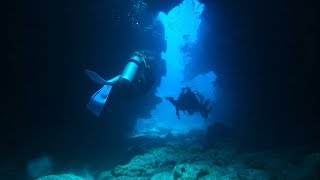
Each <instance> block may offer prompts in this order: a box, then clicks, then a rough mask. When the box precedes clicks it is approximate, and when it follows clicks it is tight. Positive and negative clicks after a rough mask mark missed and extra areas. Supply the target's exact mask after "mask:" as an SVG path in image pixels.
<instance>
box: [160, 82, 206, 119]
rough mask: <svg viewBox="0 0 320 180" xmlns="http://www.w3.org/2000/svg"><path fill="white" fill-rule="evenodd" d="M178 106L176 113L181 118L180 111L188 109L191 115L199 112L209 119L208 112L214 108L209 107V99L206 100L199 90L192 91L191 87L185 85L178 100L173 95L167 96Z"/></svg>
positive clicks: (167, 98)
mask: <svg viewBox="0 0 320 180" xmlns="http://www.w3.org/2000/svg"><path fill="white" fill-rule="evenodd" d="M166 100H168V101H170V103H171V104H173V105H174V106H175V107H176V115H177V116H178V119H180V113H179V111H184V112H185V111H187V112H188V114H189V115H193V114H194V113H195V112H199V113H200V114H201V116H202V117H203V118H205V119H208V114H209V112H210V111H211V110H212V106H211V107H209V102H210V101H209V99H207V100H205V101H204V97H203V96H202V95H201V94H200V93H199V92H198V91H192V90H191V88H190V87H183V88H182V89H181V92H180V95H179V97H178V99H177V100H175V99H174V98H173V97H166Z"/></svg>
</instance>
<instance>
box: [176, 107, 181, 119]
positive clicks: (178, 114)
mask: <svg viewBox="0 0 320 180" xmlns="http://www.w3.org/2000/svg"><path fill="white" fill-rule="evenodd" d="M176 115H177V116H178V119H180V113H179V109H178V108H177V107H176Z"/></svg>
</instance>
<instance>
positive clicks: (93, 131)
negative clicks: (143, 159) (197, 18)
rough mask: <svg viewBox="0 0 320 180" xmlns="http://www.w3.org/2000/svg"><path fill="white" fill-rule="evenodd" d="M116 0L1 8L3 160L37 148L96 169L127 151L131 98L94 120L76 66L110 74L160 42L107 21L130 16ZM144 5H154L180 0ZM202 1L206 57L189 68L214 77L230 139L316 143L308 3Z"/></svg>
mask: <svg viewBox="0 0 320 180" xmlns="http://www.w3.org/2000/svg"><path fill="white" fill-rule="evenodd" d="M125 2H126V1H123V2H119V1H116V0H115V1H110V2H109V1H108V2H107V1H95V2H91V1H52V2H45V1H17V0H16V1H10V2H7V3H5V4H4V6H3V8H4V11H3V12H4V20H5V21H4V22H3V23H4V24H5V26H4V27H5V28H4V31H5V33H4V41H3V42H4V49H3V50H4V54H3V55H4V58H2V60H1V62H2V63H3V65H2V72H1V74H3V75H2V77H4V79H3V80H2V93H1V95H2V96H3V97H2V102H3V103H2V104H3V108H2V111H3V113H1V131H0V133H1V136H0V139H1V144H2V146H1V150H0V151H1V153H0V157H1V167H5V166H6V167H12V168H14V169H15V170H14V171H19V172H24V167H25V164H26V162H27V160H29V159H32V158H35V157H38V156H39V155H41V154H43V153H45V154H48V155H50V156H53V157H54V158H55V159H56V160H57V162H58V163H61V164H63V163H65V165H66V166H68V165H69V164H71V165H70V166H73V167H77V166H79V167H82V166H83V165H84V164H90V165H92V166H97V167H98V168H101V164H104V162H105V161H106V160H110V159H111V160H112V159H113V160H117V157H121V156H123V155H124V153H122V152H125V150H126V148H127V145H128V142H127V141H126V139H125V136H126V132H128V130H130V129H131V128H132V125H133V123H134V121H133V120H134V118H135V117H134V116H135V113H134V112H128V113H123V112H124V111H126V110H125V108H128V107H130V105H127V106H122V105H125V104H126V102H122V100H121V101H120V102H119V103H118V104H117V105H115V107H114V109H112V110H113V112H105V114H106V116H104V117H103V118H101V119H95V118H94V117H93V116H92V115H91V114H90V113H89V112H87V110H86V109H85V104H86V103H87V100H88V98H89V97H90V96H91V94H92V93H93V92H94V91H95V90H96V89H94V88H98V87H95V85H93V84H92V82H90V81H89V79H88V78H87V77H86V76H85V74H84V73H83V69H85V68H90V69H94V70H96V71H99V72H101V73H104V74H103V75H105V76H107V75H109V74H117V73H118V72H119V71H121V70H122V67H123V65H124V64H125V61H126V58H127V57H128V56H130V53H131V52H132V51H133V50H136V49H138V48H144V47H146V46H147V47H151V48H152V49H156V51H158V52H159V51H161V50H163V49H164V48H165V46H164V42H161V41H157V39H152V38H151V36H150V35H148V34H143V31H137V30H135V29H133V28H132V27H131V25H130V23H129V21H125V20H124V21H121V22H120V23H116V22H115V20H114V10H115V9H118V10H119V11H120V13H124V14H125V13H126V12H127V10H128V8H129V5H128V4H126V3H125ZM152 2H153V3H151V2H150V3H149V6H150V10H151V13H156V12H158V11H159V10H162V11H168V10H170V9H171V8H172V7H174V6H175V5H176V4H177V3H179V1H170V0H166V1H163V0H161V1H160V0H159V1H152ZM202 2H204V3H205V4H206V5H207V9H206V11H205V14H204V20H203V27H202V29H203V34H202V36H201V37H200V38H201V41H202V42H203V44H202V47H201V48H202V49H201V51H202V52H204V53H203V54H202V59H201V61H200V62H199V63H198V64H197V66H199V67H200V68H199V71H203V72H205V71H208V70H212V69H213V70H214V71H215V72H216V73H217V74H218V75H219V77H220V79H219V80H218V84H219V86H220V87H221V89H222V92H223V96H224V97H226V99H228V103H230V112H229V113H230V114H232V117H233V119H232V121H233V122H234V129H233V130H232V134H235V135H236V137H237V141H238V142H242V143H243V144H244V145H249V144H250V146H262V147H266V146H279V145H280V144H282V145H283V144H293V143H296V144H297V145H300V144H304V145H318V144H317V143H318V141H317V140H318V138H319V122H318V119H319V117H318V115H319V88H318V87H317V85H318V81H319V80H318V78H317V77H318V75H319V73H318V72H319V71H318V68H319V67H318V66H317V60H318V59H319V34H318V32H320V31H319V26H318V24H319V13H318V12H319V11H317V10H318V9H316V6H315V3H314V2H312V1H304V2H298V1H297V2H295V1H285V0H283V1H270V0H268V1H267V0H266V1H259V2H253V1H234V0H227V1H218V0H216V1H209V0H207V1H206V0H204V1H202ZM142 37H144V38H142ZM142 39H143V40H142ZM141 40H142V42H141ZM137 42H140V43H137ZM154 102H156V100H154V101H153V100H150V104H151V105H150V106H152V103H154ZM231 107H232V108H231ZM150 108H152V107H150ZM139 113H142V114H143V113H148V112H140V111H139ZM107 114H109V115H107ZM209 132H210V133H212V134H214V130H212V131H209ZM211 139H213V136H212V137H211V136H210V134H209V135H208V140H209V141H210V140H211ZM110 165H112V164H110Z"/></svg>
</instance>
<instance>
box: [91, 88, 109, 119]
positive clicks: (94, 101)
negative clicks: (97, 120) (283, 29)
mask: <svg viewBox="0 0 320 180" xmlns="http://www.w3.org/2000/svg"><path fill="white" fill-rule="evenodd" d="M111 88H112V86H110V85H104V86H103V87H102V88H101V89H100V90H99V91H97V92H96V93H95V94H94V95H93V96H92V97H91V99H90V101H89V102H88V104H87V108H88V109H89V110H90V111H91V112H92V113H93V114H94V115H96V116H100V114H101V112H102V109H103V107H104V104H105V103H106V102H107V99H108V96H109V93H110V91H111Z"/></svg>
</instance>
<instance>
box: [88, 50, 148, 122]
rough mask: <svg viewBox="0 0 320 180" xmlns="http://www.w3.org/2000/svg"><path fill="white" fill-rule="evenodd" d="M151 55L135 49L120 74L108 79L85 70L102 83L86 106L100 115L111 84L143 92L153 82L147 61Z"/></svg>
mask: <svg viewBox="0 0 320 180" xmlns="http://www.w3.org/2000/svg"><path fill="white" fill-rule="evenodd" d="M150 60H151V57H148V56H146V55H145V53H144V52H143V51H136V52H134V53H133V55H132V56H131V58H130V59H129V61H128V63H127V65H126V66H125V68H124V70H123V72H122V74H120V75H117V76H115V77H114V78H111V79H109V80H105V79H103V78H101V77H100V76H99V75H98V74H97V73H96V72H94V71H90V70H85V73H86V74H87V75H88V76H89V78H90V79H91V80H92V81H93V82H95V83H97V84H99V85H102V88H101V89H100V90H98V91H97V92H96V93H95V94H93V96H92V97H91V99H90V100H89V102H88V104H87V108H88V109H89V110H90V111H91V112H92V113H93V114H94V115H96V116H100V114H101V112H102V110H103V107H104V105H105V103H106V102H107V100H108V97H109V94H110V91H111V89H112V87H113V86H118V87H119V88H121V89H126V88H127V89H129V90H130V91H131V92H134V93H136V92H138V93H145V92H146V91H147V90H148V89H150V87H151V86H152V84H153V82H154V81H153V77H152V73H151V68H150V66H149V61H150Z"/></svg>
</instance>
